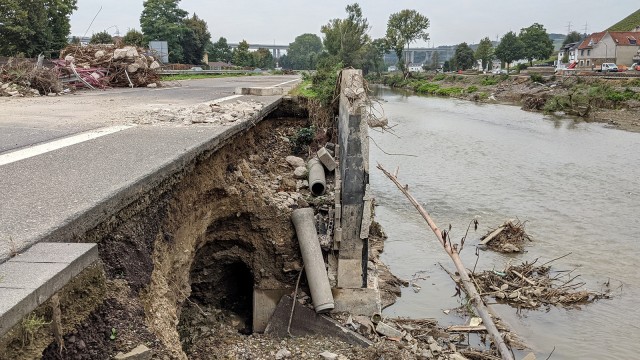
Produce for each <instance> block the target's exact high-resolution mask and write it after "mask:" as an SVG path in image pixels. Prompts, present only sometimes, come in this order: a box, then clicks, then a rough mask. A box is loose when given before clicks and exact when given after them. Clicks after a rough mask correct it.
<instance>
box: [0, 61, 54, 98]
mask: <svg viewBox="0 0 640 360" xmlns="http://www.w3.org/2000/svg"><path fill="white" fill-rule="evenodd" d="M62 91H63V88H62V82H61V81H60V80H59V79H58V73H57V72H56V71H55V70H54V69H51V68H47V67H45V66H43V65H41V64H38V63H34V62H31V61H29V60H26V59H20V58H11V59H9V60H8V61H7V63H6V64H4V65H2V66H0V96H14V97H22V96H40V95H50V94H51V95H56V94H59V93H61V92H62Z"/></svg>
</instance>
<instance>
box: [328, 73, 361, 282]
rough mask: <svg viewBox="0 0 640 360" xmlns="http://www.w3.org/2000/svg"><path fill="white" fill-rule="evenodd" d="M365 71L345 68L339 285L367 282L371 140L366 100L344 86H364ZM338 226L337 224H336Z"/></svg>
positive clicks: (340, 125) (341, 118) (340, 123)
mask: <svg viewBox="0 0 640 360" xmlns="http://www.w3.org/2000/svg"><path fill="white" fill-rule="evenodd" d="M362 86H363V84H362V71H361V70H354V69H348V70H343V71H342V83H341V85H340V89H341V95H340V109H339V116H338V132H339V134H340V138H339V144H338V145H339V147H340V158H339V164H340V169H339V171H340V177H341V179H342V182H341V186H342V219H341V228H342V239H341V242H340V255H339V258H338V287H341V288H361V287H364V286H365V284H366V278H367V275H366V266H367V260H368V257H369V251H368V241H367V239H361V237H360V228H361V225H362V218H363V210H364V201H363V198H364V196H365V189H366V184H368V183H369V141H368V128H367V122H366V121H364V120H363V116H362V109H363V107H362V106H363V105H364V104H363V100H364V99H356V100H355V101H350V100H349V99H347V97H346V96H345V95H344V89H346V88H350V89H353V90H355V89H358V88H360V87H362ZM337 227H338V226H337V225H336V228H337Z"/></svg>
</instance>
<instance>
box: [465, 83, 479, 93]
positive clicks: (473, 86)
mask: <svg viewBox="0 0 640 360" xmlns="http://www.w3.org/2000/svg"><path fill="white" fill-rule="evenodd" d="M466 91H467V93H468V94H472V93H474V92H476V91H478V87H477V86H475V85H471V86H469V87H468V88H467V90H466Z"/></svg>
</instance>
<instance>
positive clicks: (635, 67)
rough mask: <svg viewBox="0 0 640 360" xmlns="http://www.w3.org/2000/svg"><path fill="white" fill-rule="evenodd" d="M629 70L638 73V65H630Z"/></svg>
mask: <svg viewBox="0 0 640 360" xmlns="http://www.w3.org/2000/svg"><path fill="white" fill-rule="evenodd" d="M629 70H635V71H640V64H639V63H633V64H631V66H630V67H629Z"/></svg>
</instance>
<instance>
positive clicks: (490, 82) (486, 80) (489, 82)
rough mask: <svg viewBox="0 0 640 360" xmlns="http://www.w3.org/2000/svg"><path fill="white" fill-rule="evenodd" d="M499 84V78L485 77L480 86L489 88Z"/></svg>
mask: <svg viewBox="0 0 640 360" xmlns="http://www.w3.org/2000/svg"><path fill="white" fill-rule="evenodd" d="M499 82H500V78H498V77H496V76H485V77H483V78H482V85H484V86H491V85H495V84H497V83H499Z"/></svg>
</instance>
